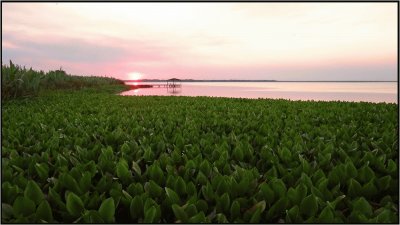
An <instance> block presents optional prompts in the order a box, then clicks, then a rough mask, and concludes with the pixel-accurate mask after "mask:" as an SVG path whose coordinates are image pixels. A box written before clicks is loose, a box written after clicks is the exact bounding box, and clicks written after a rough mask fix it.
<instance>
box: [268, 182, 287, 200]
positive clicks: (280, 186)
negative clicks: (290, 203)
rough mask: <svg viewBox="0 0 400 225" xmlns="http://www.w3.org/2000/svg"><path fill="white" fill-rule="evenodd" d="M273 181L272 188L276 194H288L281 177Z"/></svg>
mask: <svg viewBox="0 0 400 225" xmlns="http://www.w3.org/2000/svg"><path fill="white" fill-rule="evenodd" d="M271 182H272V183H271V187H272V190H274V193H275V195H276V196H279V198H282V197H284V196H286V191H287V189H286V185H285V183H283V181H282V180H281V179H274V180H273V181H271Z"/></svg>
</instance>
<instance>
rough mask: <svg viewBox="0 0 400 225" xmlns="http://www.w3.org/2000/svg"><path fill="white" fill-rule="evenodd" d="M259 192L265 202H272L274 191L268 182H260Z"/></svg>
mask: <svg viewBox="0 0 400 225" xmlns="http://www.w3.org/2000/svg"><path fill="white" fill-rule="evenodd" d="M260 192H261V193H262V196H263V198H264V199H265V200H266V202H268V204H272V203H274V200H275V193H274V191H273V190H272V188H271V187H270V186H269V185H268V184H266V183H263V184H261V185H260Z"/></svg>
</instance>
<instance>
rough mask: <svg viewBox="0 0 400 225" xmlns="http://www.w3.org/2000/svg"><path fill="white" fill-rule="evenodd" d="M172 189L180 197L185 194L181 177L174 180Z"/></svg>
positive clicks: (184, 184) (184, 186)
mask: <svg viewBox="0 0 400 225" xmlns="http://www.w3.org/2000/svg"><path fill="white" fill-rule="evenodd" d="M174 189H175V191H176V193H178V194H179V195H180V196H182V195H184V194H186V183H185V181H184V180H183V178H182V177H178V178H177V179H176V181H175V186H174Z"/></svg>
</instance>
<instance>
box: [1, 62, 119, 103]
mask: <svg viewBox="0 0 400 225" xmlns="http://www.w3.org/2000/svg"><path fill="white" fill-rule="evenodd" d="M113 84H123V81H121V80H118V79H115V78H109V77H96V76H90V77H89V76H72V75H69V74H67V73H66V72H65V71H63V70H62V69H59V70H55V71H49V72H47V73H45V72H43V71H35V70H32V68H30V69H29V70H28V69H26V68H25V67H23V68H22V67H21V66H19V65H15V64H13V63H12V61H10V64H9V65H2V66H1V99H2V100H5V99H12V98H18V97H28V96H35V95H37V94H38V93H39V92H40V91H42V90H52V89H80V88H84V87H98V86H104V85H113Z"/></svg>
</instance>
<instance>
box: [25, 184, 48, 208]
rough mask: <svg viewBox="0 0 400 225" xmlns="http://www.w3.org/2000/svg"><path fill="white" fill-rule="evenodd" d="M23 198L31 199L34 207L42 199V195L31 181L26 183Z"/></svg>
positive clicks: (37, 186)
mask: <svg viewBox="0 0 400 225" xmlns="http://www.w3.org/2000/svg"><path fill="white" fill-rule="evenodd" d="M24 196H25V198H29V199H31V200H32V201H33V202H35V204H36V205H39V204H40V202H41V201H42V200H43V199H44V195H43V192H42V190H41V189H40V187H39V185H38V184H37V183H36V182H35V181H33V180H30V181H28V184H27V185H26V187H25V191H24Z"/></svg>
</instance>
